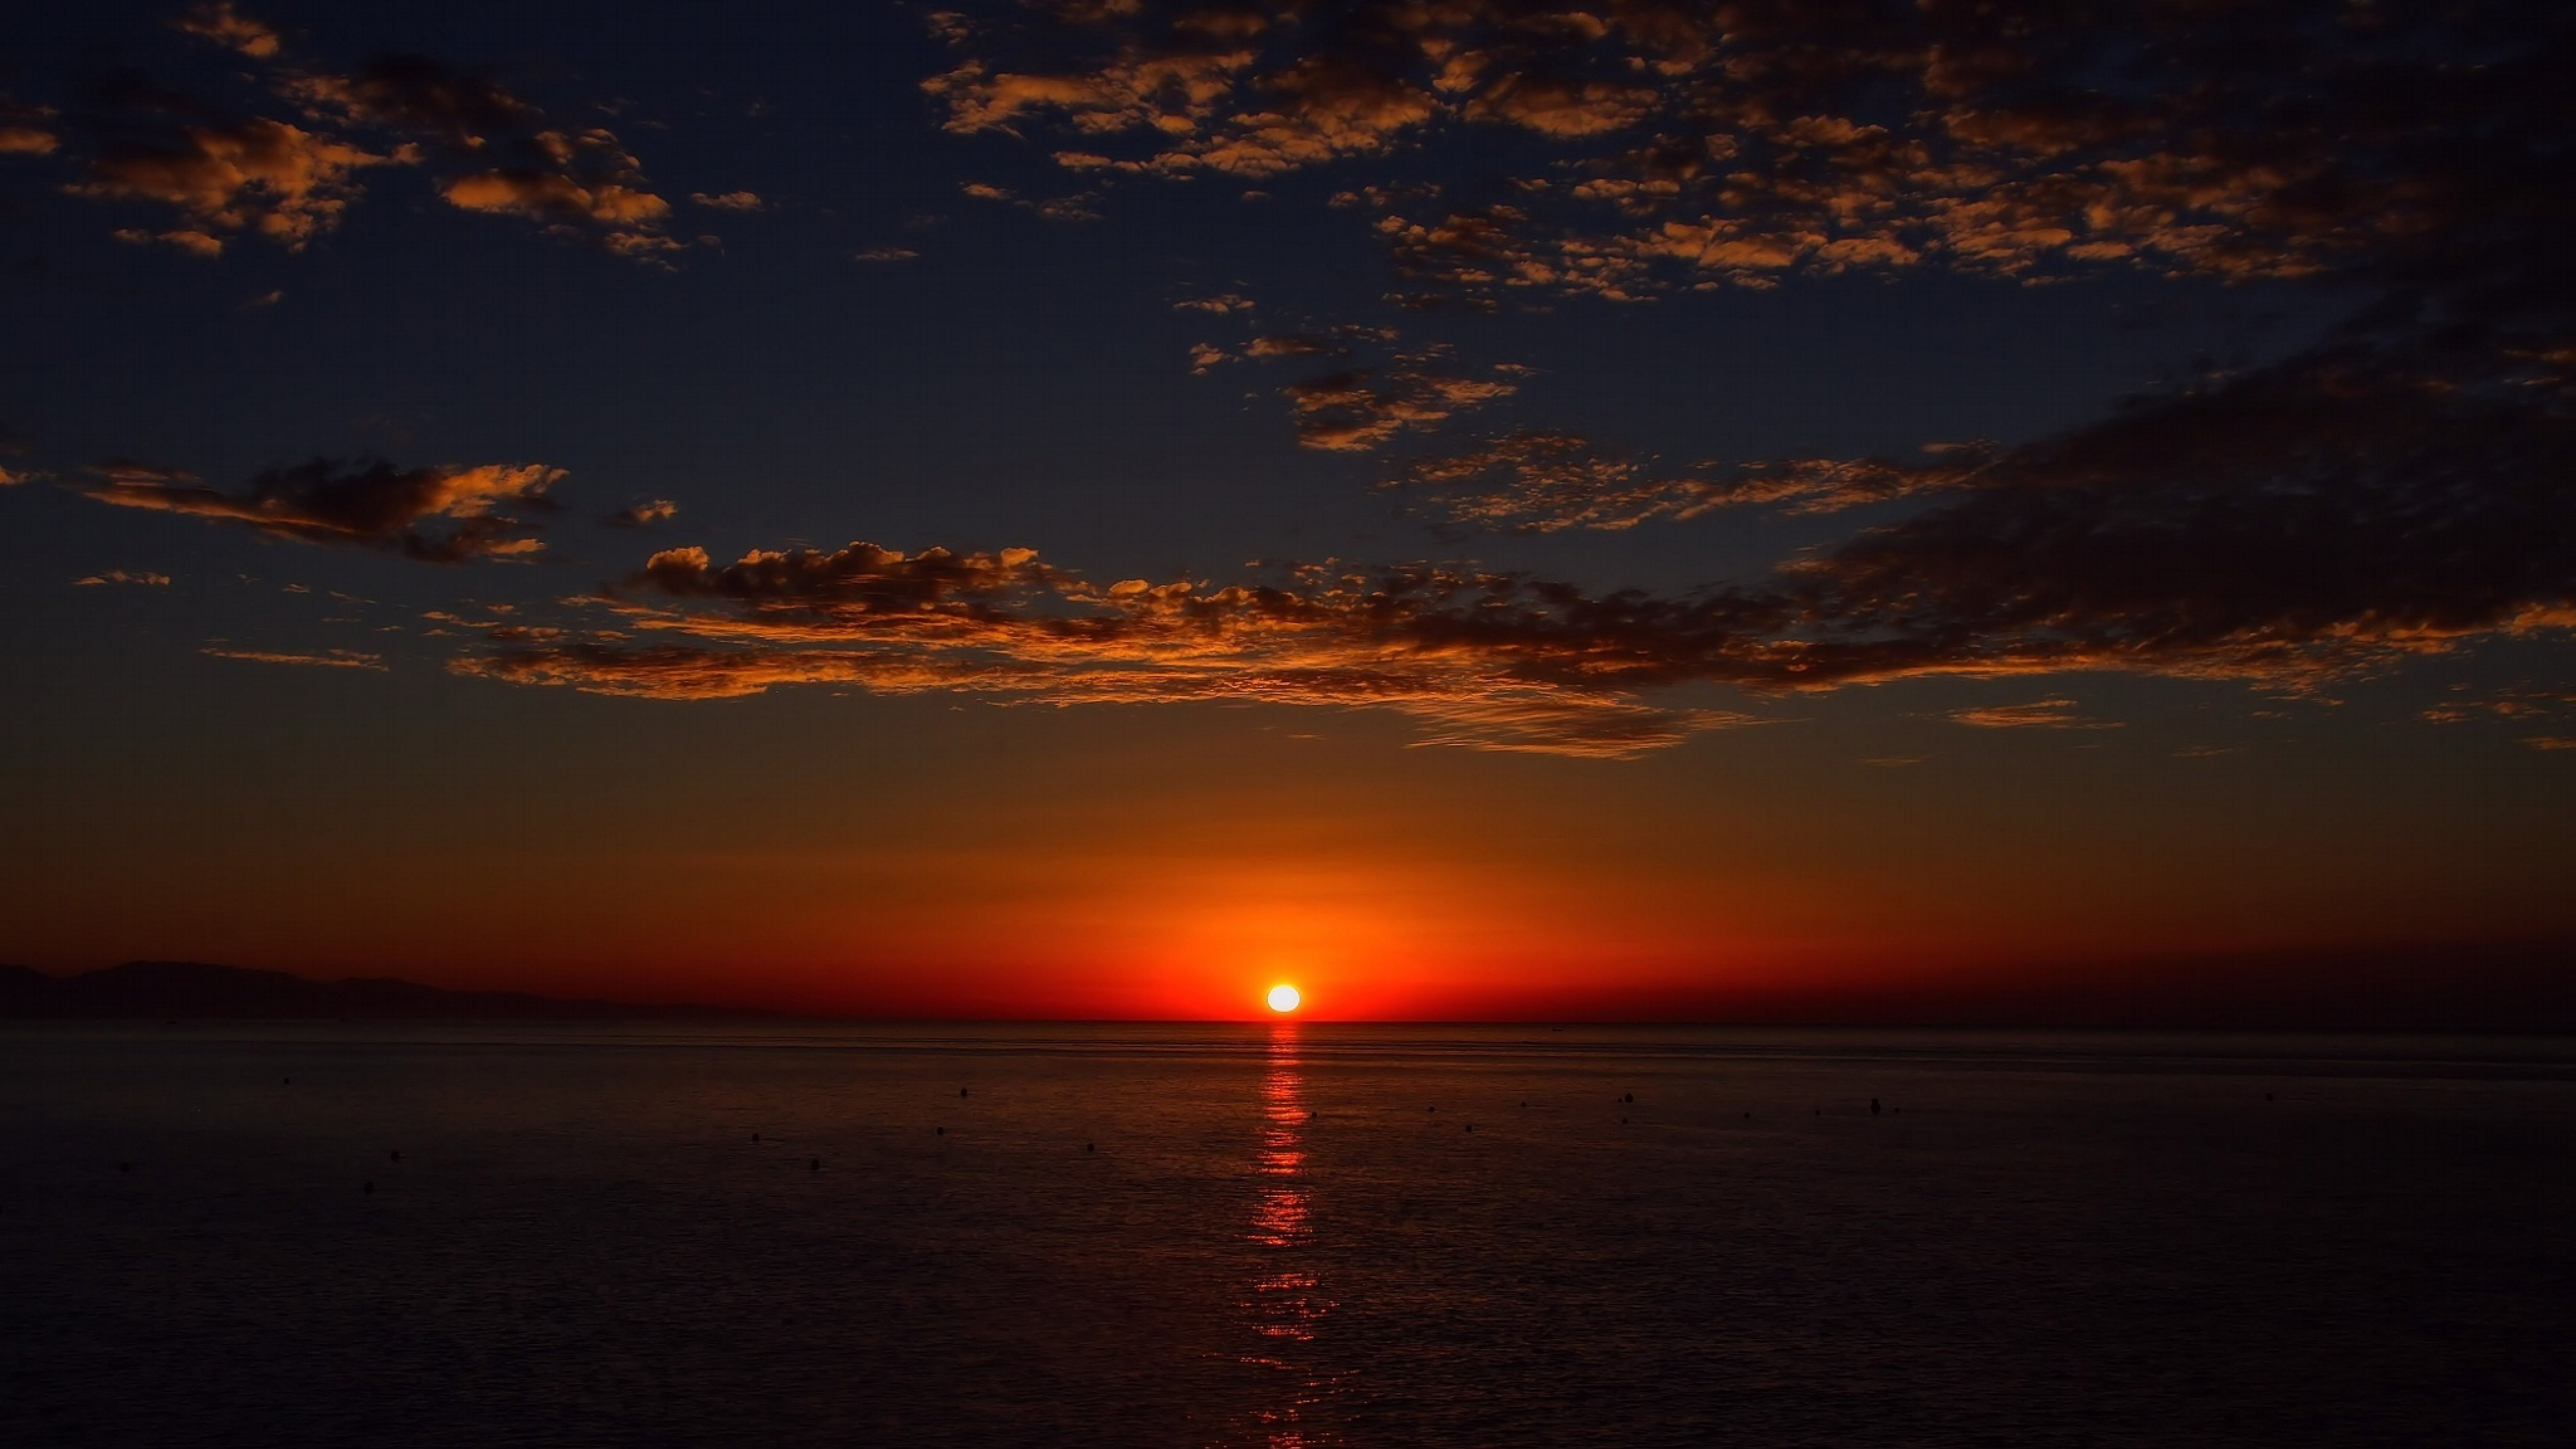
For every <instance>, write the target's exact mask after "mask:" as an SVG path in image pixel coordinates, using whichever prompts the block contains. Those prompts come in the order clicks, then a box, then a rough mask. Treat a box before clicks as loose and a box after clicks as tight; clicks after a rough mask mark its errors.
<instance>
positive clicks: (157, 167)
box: [0, 3, 756, 262]
mask: <svg viewBox="0 0 2576 1449" xmlns="http://www.w3.org/2000/svg"><path fill="white" fill-rule="evenodd" d="M175 24H176V25H177V27H178V28H179V29H180V30H182V31H184V32H186V33H188V34H190V35H193V36H196V37H198V38H200V39H203V40H206V41H209V42H211V43H213V44H217V45H222V46H224V47H226V48H227V49H230V50H232V51H234V52H236V53H238V54H240V55H242V56H244V57H246V58H249V59H251V60H253V61H256V62H258V63H259V64H258V66H257V68H256V72H255V74H253V75H251V76H250V77H248V78H246V80H245V82H244V84H246V85H247V86H248V87H249V89H250V93H251V99H250V100H249V101H248V102H247V103H246V104H219V103H216V102H213V101H208V100H205V99H202V98H200V97H197V96H193V95H187V94H183V93H181V92H178V91H174V90H170V89H167V88H165V87H162V86H160V85H158V84H157V83H155V82H153V81H151V80H150V79H149V78H147V77H144V76H141V75H139V74H136V73H131V72H120V73H118V74H116V75H115V76H114V77H112V78H111V80H110V81H109V82H108V83H107V84H105V85H103V86H102V87H100V88H99V94H98V97H97V101H98V104H96V105H95V106H93V107H91V108H89V109H88V110H86V111H83V112H81V113H80V114H79V121H80V125H79V128H78V129H79V130H80V131H81V133H82V134H83V136H84V137H85V138H86V139H87V140H88V141H89V142H90V144H89V146H88V147H87V151H86V157H85V160H84V161H83V168H84V169H83V174H82V176H81V178H80V179H79V180H77V181H75V182H73V183H72V184H70V185H69V186H67V187H66V188H65V190H66V191H68V192H69V193H70V194H72V195H76V196H82V197H86V198H89V199H91V200H96V201H107V202H149V203H156V204H159V205H161V206H165V207H168V208H170V209H171V210H173V211H174V212H176V213H177V217H178V221H177V224H176V225H167V226H162V227H158V228H128V229H125V230H121V231H120V232H119V233H118V235H119V236H122V237H125V238H126V239H128V240H152V241H159V242H163V243H167V244H169V245H173V246H177V247H180V248H182V249H185V250H189V251H194V252H198V253H201V254H205V255H215V254H219V253H221V252H222V251H223V250H224V249H225V248H226V246H227V245H229V243H230V242H231V241H232V239H233V238H234V236H235V235H236V234H249V235H254V236H259V237H262V238H265V239H267V240H269V241H272V242H275V243H277V244H279V245H281V246H284V247H285V248H287V249H288V250H302V249H303V248H305V247H306V246H308V245H310V244H311V243H312V242H313V240H314V239H315V238H316V237H318V236H320V235H322V234H324V233H326V232H328V231H330V230H331V229H332V228H334V227H335V226H337V225H338V224H339V222H340V220H341V219H342V217H343V215H344V214H345V212H346V211H347V209H348V208H349V207H350V206H351V205H352V204H354V203H355V202H356V201H357V200H358V199H359V198H360V196H361V195H362V194H363V187H362V186H361V178H362V173H365V172H368V171H370V170H373V169H377V168H386V167H395V168H411V167H419V168H423V169H425V170H427V171H428V172H429V173H430V174H431V176H432V178H433V182H434V184H435V186H436V188H437V190H438V192H439V194H440V195H442V196H444V197H445V198H446V199H447V200H448V201H449V202H450V203H451V204H453V205H455V206H457V207H459V208H461V209H464V210H468V211H477V212H487V213H498V214H506V215H515V216H521V217H525V218H529V219H532V220H535V221H539V222H542V223H545V224H546V225H547V226H548V227H549V228H551V229H553V230H556V231H558V232H561V233H564V234H567V235H575V236H580V237H584V238H587V239H590V240H592V241H594V242H596V243H597V244H598V245H600V246H601V247H602V248H604V249H605V250H607V251H609V252H612V253H615V254H618V255H623V256H628V257H632V258H636V259H639V260H645V261H651V262H658V261H659V260H660V259H661V258H662V257H663V255H664V254H666V253H669V252H672V251H676V250H678V249H680V244H679V243H678V242H676V241H673V240H672V239H670V238H669V237H667V236H664V235H663V234H662V231H661V227H662V224H663V222H664V221H665V220H666V219H667V218H668V217H669V215H670V211H671V207H670V204H669V203H668V202H667V201H665V200H664V199H663V198H662V197H661V196H660V195H658V194H657V193H656V192H655V191H654V190H653V188H652V185H651V183H650V182H649V181H648V180H647V179H646V178H645V176H644V174H643V171H642V168H641V166H640V163H638V162H637V161H636V159H635V158H634V157H633V156H632V155H630V154H629V153H628V152H627V151H626V149H625V147H624V146H623V144H622V143H621V142H620V141H619V140H618V138H617V137H616V135H615V134H614V133H612V132H610V131H608V130H606V129H604V128H601V127H597V126H566V125H561V124H557V123H553V122H551V121H549V119H548V118H547V116H546V114H545V113H544V111H543V110H541V109H540V108H539V107H538V106H536V105H535V104H534V103H532V102H530V101H527V100H525V99H523V98H521V97H519V96H517V95H515V94H513V93H512V92H510V91H509V90H508V89H506V88H505V87H503V86H501V85H500V84H499V83H498V82H495V81H492V80H489V79H486V78H484V77H480V76H475V75H471V74H467V73H464V72H460V71H457V70H454V69H452V68H450V67H448V66H446V65H445V64H443V63H442V62H439V61H437V60H434V59H432V58H429V57H426V56H419V55H384V56H378V57H375V58H373V59H371V60H368V61H367V62H365V63H364V64H363V65H360V66H358V67H356V68H354V69H351V70H347V71H340V70H335V69H329V68H323V67H317V66H313V65H309V64H306V63H304V62H303V61H301V60H298V59H296V58H294V57H291V56H289V55H287V54H286V53H285V51H284V47H283V45H282V43H281V41H280V38H279V36H278V34H277V32H276V31H274V30H273V29H271V28H270V27H268V26H266V25H264V24H261V23H260V22H259V21H257V20H254V19H252V18H250V17H248V16H245V15H243V14H241V13H240V12H239V11H238V10H236V9H235V8H233V6H232V5H231V4H229V3H220V4H212V5H201V6H199V7H197V8H196V9H194V10H192V11H190V12H188V14H187V15H185V16H184V17H182V18H181V19H180V20H178V21H176V22H175ZM280 108H283V110H284V111H285V112H286V113H285V114H248V112H274V111H277V110H279V109H280ZM23 109H24V108H0V123H8V124H9V125H10V126H12V127H14V128H15V129H19V130H25V131H27V133H28V134H27V135H25V136H23V137H20V138H18V144H17V145H15V146H11V145H9V144H8V143H7V141H6V140H5V139H0V149H19V150H25V151H32V152H46V151H50V150H52V149H54V145H55V142H56V141H58V140H59V138H58V137H55V136H54V135H53V133H52V131H50V130H48V129H45V128H42V127H33V126H29V125H25V124H22V123H23V122H24V121H25V117H24V116H22V115H21V114H19V113H20V112H21V111H23ZM5 134H6V133H5V132H0V136H5ZM746 196H749V193H747V192H746V193H732V194H729V195H728V196H726V197H719V198H710V204H721V205H733V204H735V203H736V201H737V199H738V198H740V197H746ZM755 200H756V199H755Z"/></svg>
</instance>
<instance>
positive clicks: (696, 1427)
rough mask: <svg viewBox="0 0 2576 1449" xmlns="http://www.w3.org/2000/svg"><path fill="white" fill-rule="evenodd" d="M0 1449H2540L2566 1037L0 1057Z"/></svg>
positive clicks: (26, 1048)
mask: <svg viewBox="0 0 2576 1449" xmlns="http://www.w3.org/2000/svg"><path fill="white" fill-rule="evenodd" d="M0 1444H6V1445H10V1446H57V1445H60V1446H80V1445H134V1446H160V1445H185V1446H225V1445H243V1446H260V1449H279V1446H305V1445H313V1446H333V1449H344V1446H370V1449H386V1446H412V1445H418V1446H430V1445H439V1446H450V1445H453V1446H497V1445H638V1446H643V1445H655V1446H658V1445H744V1446H789V1445H856V1446H872V1445H976V1446H983V1445H998V1446H1009V1445H1106V1446H1159V1445H1171V1446H1193V1449H1200V1446H1234V1445H1258V1446H1323V1445H1336V1446H1340V1445H1349V1446H1381V1445H1383V1446H1398V1445H1424V1446H1433V1445H1437V1446H1524V1445H1619V1446H1650V1445H1704V1444H1708V1445H1747V1446H1757V1445H1758V1446H1797V1445H1817V1446H1827V1445H1830V1446H1865V1445H1888V1446H1935V1445H1960V1446H1967V1445H1979V1446H2001V1445H2012V1446H2018V1445H2051V1446H2056V1445H2063V1446H2110V1445H2119V1446H2140V1449H2147V1446H2154V1449H2172V1446H2185V1445H2244V1446H2264V1449H2288V1446H2341V1445H2408V1446H2416V1445H2439V1446H2462V1445H2533V1446H2566V1445H2570V1444H2576V1040H2571V1039H2570V1038H2567V1037H2501V1036H2488V1037H2432V1036H2383V1037H2358V1036H2314V1035H2255V1034H2219V1033H2212V1034H2197V1035H2193V1034H2175V1033H2130V1032H2084V1033H2045V1032H1971V1031H1829V1030H1793V1029H1750V1028H1716V1027H1674V1026H1655V1027H1597V1026H1566V1027H1561V1028H1560V1027H1551V1026H1545V1025H1538V1026H1459V1027H1446V1026H1417V1025H1333V1024H1318V1023H1297V1024H1277V1025H1273V1024H1269V1023H1252V1024H1241V1025H971V1026H961V1025H921V1026H889V1025H852V1026H825V1025H813V1024H790V1025H758V1026H743V1025H672V1024H666V1023H597V1024H583V1025H565V1026H557V1025H530V1024H494V1023H450V1024H421V1025H387V1024H375V1023H301V1024H294V1023H242V1022H235V1023H221V1024H195V1025H191V1024H163V1023H159V1022H153V1023H77V1024H73V1023H57V1024H49V1025H36V1024H25V1023H20V1024H13V1025H9V1026H7V1027H5V1028H0Z"/></svg>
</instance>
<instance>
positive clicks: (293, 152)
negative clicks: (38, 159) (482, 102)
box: [67, 118, 392, 253]
mask: <svg viewBox="0 0 2576 1449" xmlns="http://www.w3.org/2000/svg"><path fill="white" fill-rule="evenodd" d="M391 159H392V158H391V157H388V156H385V155H380V154H378V153H375V152H371V151H368V150H365V149H363V148H361V147H359V146H356V145H353V144H351V143H349V142H347V141H345V140H342V139H340V138H338V137H335V136H330V135H321V134H316V133H314V132H311V131H307V130H305V129H303V128H302V127H299V126H294V125H289V124H287V123H286V122H283V121H274V120H268V119H265V118H254V119H251V120H247V121H242V122H239V123H238V124H232V125H220V126H192V127H187V128H184V129H182V130H180V131H179V132H177V133H176V134H175V135H171V136H165V137H161V138H157V139H153V140H118V141H109V142H107V143H106V144H104V145H102V146H101V147H100V148H99V150H98V152H97V154H96V155H94V156H93V157H92V158H91V160H90V163H89V168H88V177H87V179H86V180H83V181H80V182H77V183H75V184H74V185H72V186H70V187H69V188H67V189H68V190H69V191H70V192H71V193H72V194H73V195H75V196H85V197H89V198H91V199H93V200H103V201H154V202H159V203H162V204H163V205H166V206H169V207H172V208H174V209H175V210H177V211H178V212H179V213H180V214H181V215H182V216H183V217H185V218H186V219H187V221H188V222H189V223H190V225H189V226H187V227H183V228H177V229H174V230H172V231H167V232H163V233H162V234H161V238H162V239H163V240H165V241H171V242H174V243H177V244H180V245H183V246H187V247H189V248H190V249H192V250H199V251H205V252H210V253H211V252H216V251H220V250H222V248H223V245H224V243H223V238H222V237H221V236H219V235H217V233H221V232H235V231H242V230H245V229H247V230H249V231H251V232H253V233H255V234H257V235H259V236H262V237H264V238H266V239H268V240H270V241H273V242H276V243H278V244H279V245H281V246H283V247H285V248H286V249H287V250H289V251H300V250H302V249H303V248H304V246H305V245H306V244H307V243H309V242H310V241H312V239H313V238H314V236H315V235H316V234H317V233H319V232H322V231H325V230H328V229H329V228H330V227H332V226H334V225H336V224H338V222H339V219H340V215H341V213H342V212H343V211H345V210H346V209H347V207H348V204H349V202H350V200H351V198H353V197H354V196H356V195H357V186H356V183H355V180H354V177H355V176H356V174H357V173H358V172H359V171H360V170H362V169H364V168H366V167H370V166H381V165H384V164H386V163H387V162H388V161H390V160H391Z"/></svg>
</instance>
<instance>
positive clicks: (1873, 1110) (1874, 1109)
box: [1869, 1097, 1878, 1117]
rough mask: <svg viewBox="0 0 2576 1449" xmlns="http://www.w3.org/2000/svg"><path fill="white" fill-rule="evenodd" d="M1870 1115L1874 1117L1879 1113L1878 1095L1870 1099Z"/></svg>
mask: <svg viewBox="0 0 2576 1449" xmlns="http://www.w3.org/2000/svg"><path fill="white" fill-rule="evenodd" d="M1869 1115H1871V1116H1873V1117H1875V1116H1877V1115H1878V1099H1877V1098H1876V1097H1872V1098H1870V1099H1869Z"/></svg>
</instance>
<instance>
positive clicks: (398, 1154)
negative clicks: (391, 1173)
mask: <svg viewBox="0 0 2576 1449" xmlns="http://www.w3.org/2000/svg"><path fill="white" fill-rule="evenodd" d="M387 1160H388V1161H392V1162H400V1161H402V1149H401V1148H399V1147H397V1148H395V1149H394V1150H393V1155H392V1157H390V1158H389V1159H387Z"/></svg>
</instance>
